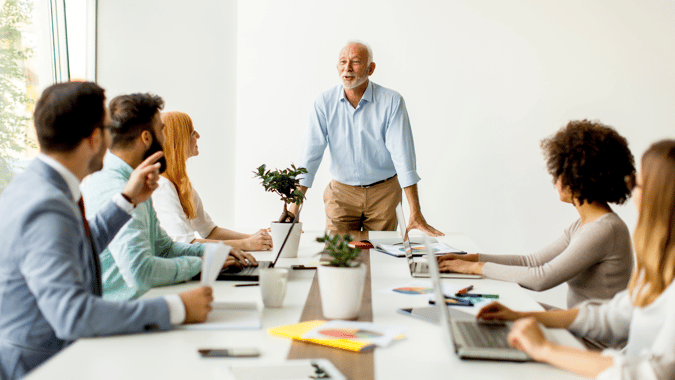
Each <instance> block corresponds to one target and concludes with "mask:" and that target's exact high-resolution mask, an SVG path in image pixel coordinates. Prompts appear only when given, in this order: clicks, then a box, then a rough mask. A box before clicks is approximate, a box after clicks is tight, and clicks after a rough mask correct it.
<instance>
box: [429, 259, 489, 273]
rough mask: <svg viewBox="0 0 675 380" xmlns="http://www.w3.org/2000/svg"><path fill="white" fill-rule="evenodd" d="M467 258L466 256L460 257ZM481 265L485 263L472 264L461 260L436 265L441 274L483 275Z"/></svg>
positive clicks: (446, 261)
mask: <svg viewBox="0 0 675 380" xmlns="http://www.w3.org/2000/svg"><path fill="white" fill-rule="evenodd" d="M461 256H467V255H461ZM483 265H485V263H472V262H469V261H465V260H462V259H459V260H445V261H443V262H441V263H440V264H439V265H438V270H439V271H441V272H452V273H464V274H480V275H482V274H483Z"/></svg>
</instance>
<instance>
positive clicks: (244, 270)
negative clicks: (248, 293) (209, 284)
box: [220, 261, 272, 276]
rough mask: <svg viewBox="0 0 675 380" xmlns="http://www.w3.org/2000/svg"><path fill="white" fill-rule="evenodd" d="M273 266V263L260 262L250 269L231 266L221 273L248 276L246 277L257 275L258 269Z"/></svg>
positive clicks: (249, 267)
mask: <svg viewBox="0 0 675 380" xmlns="http://www.w3.org/2000/svg"><path fill="white" fill-rule="evenodd" d="M271 266H272V262H271V261H258V266H257V267H254V266H248V267H238V266H234V265H233V266H231V267H227V268H225V269H223V270H222V271H220V273H237V274H238V275H242V276H246V275H252V274H254V273H255V271H256V270H258V268H269V267H271Z"/></svg>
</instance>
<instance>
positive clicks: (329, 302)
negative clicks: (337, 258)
mask: <svg viewBox="0 0 675 380" xmlns="http://www.w3.org/2000/svg"><path fill="white" fill-rule="evenodd" d="M317 270H318V276H319V292H321V308H322V310H323V316H324V317H325V318H328V319H354V318H356V317H357V316H358V315H359V310H361V299H362V298H363V285H364V284H365V280H366V267H365V266H364V265H359V266H358V267H355V268H339V267H331V266H327V265H319V267H318V269H317Z"/></svg>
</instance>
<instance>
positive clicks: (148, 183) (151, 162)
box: [122, 152, 164, 206]
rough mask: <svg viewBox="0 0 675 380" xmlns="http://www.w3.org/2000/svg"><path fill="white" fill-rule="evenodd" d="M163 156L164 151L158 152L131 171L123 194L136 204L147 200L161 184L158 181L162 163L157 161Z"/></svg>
mask: <svg viewBox="0 0 675 380" xmlns="http://www.w3.org/2000/svg"><path fill="white" fill-rule="evenodd" d="M162 156H164V153H163V152H156V153H155V154H153V155H151V156H150V157H148V158H146V159H145V161H143V162H141V164H140V165H138V166H137V167H136V169H134V171H133V172H131V176H130V177H129V181H127V184H126V186H125V187H124V190H122V194H124V195H126V196H127V197H129V199H131V203H133V204H134V206H135V205H138V204H140V203H143V202H145V201H147V200H148V198H150V196H151V195H152V192H153V191H155V189H156V188H157V186H159V185H158V184H157V181H158V180H159V167H160V164H159V163H157V160H159V159H160V158H161V157H162Z"/></svg>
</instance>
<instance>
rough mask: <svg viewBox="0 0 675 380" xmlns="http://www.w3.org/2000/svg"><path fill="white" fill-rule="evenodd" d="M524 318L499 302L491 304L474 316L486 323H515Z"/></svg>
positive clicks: (521, 314)
mask: <svg viewBox="0 0 675 380" xmlns="http://www.w3.org/2000/svg"><path fill="white" fill-rule="evenodd" d="M524 316H525V315H523V313H521V312H518V311H513V310H511V309H509V308H508V307H506V306H504V305H502V304H500V303H499V302H492V303H490V304H489V305H487V306H485V307H483V308H482V309H480V311H479V312H478V314H477V315H476V319H483V320H486V321H515V320H516V319H519V318H523V317H524Z"/></svg>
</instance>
